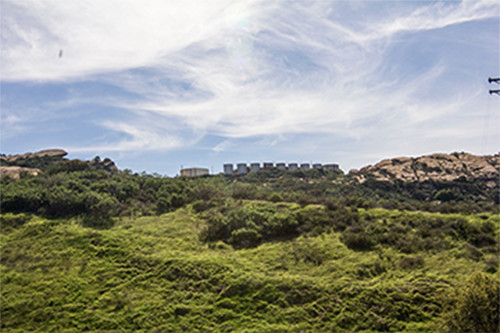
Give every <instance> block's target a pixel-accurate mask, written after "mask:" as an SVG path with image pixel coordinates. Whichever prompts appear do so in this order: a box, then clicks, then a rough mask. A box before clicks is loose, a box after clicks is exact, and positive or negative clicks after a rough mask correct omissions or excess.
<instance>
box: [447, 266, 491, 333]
mask: <svg viewBox="0 0 500 333" xmlns="http://www.w3.org/2000/svg"><path fill="white" fill-rule="evenodd" d="M499 293H500V289H499V281H498V279H497V278H494V277H492V276H491V275H489V274H485V273H475V274H473V275H472V276H471V277H470V278H469V279H468V280H467V281H466V282H465V283H463V284H461V285H459V286H457V287H456V288H455V289H454V290H453V291H452V292H451V293H450V294H449V295H448V298H447V299H446V300H445V304H444V312H443V320H442V323H441V327H440V328H441V331H443V332H499V331H500V324H499V320H498V314H499V313H500V305H499Z"/></svg>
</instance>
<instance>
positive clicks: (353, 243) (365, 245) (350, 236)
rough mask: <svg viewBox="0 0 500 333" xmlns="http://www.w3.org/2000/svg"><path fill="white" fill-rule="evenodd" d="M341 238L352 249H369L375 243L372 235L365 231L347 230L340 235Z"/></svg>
mask: <svg viewBox="0 0 500 333" xmlns="http://www.w3.org/2000/svg"><path fill="white" fill-rule="evenodd" d="M340 240H341V241H342V243H344V244H345V245H346V246H347V247H348V248H350V249H351V250H356V251H369V250H371V249H372V248H373V246H374V245H375V242H374V241H373V237H372V235H370V234H368V233H367V232H365V231H361V232H356V231H350V230H346V231H344V232H343V233H342V234H341V235H340Z"/></svg>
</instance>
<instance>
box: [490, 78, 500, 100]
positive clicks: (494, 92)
mask: <svg viewBox="0 0 500 333" xmlns="http://www.w3.org/2000/svg"><path fill="white" fill-rule="evenodd" d="M493 82H495V83H497V84H500V77H489V78H488V83H493ZM493 94H497V95H498V96H500V89H490V95H493Z"/></svg>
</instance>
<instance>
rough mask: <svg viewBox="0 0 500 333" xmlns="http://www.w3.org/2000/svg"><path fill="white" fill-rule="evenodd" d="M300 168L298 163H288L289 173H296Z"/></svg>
mask: <svg viewBox="0 0 500 333" xmlns="http://www.w3.org/2000/svg"><path fill="white" fill-rule="evenodd" d="M298 168H299V165H298V164H297V163H288V170H289V171H295V170H297V169H298Z"/></svg>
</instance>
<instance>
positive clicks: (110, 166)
mask: <svg viewBox="0 0 500 333" xmlns="http://www.w3.org/2000/svg"><path fill="white" fill-rule="evenodd" d="M88 163H89V165H90V166H91V167H94V168H97V169H104V170H106V171H110V172H118V171H119V170H118V168H117V167H116V165H115V162H113V161H112V160H111V159H109V158H105V159H104V160H101V158H100V157H99V156H96V157H94V158H93V159H91V160H90V161H89V162H88Z"/></svg>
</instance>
